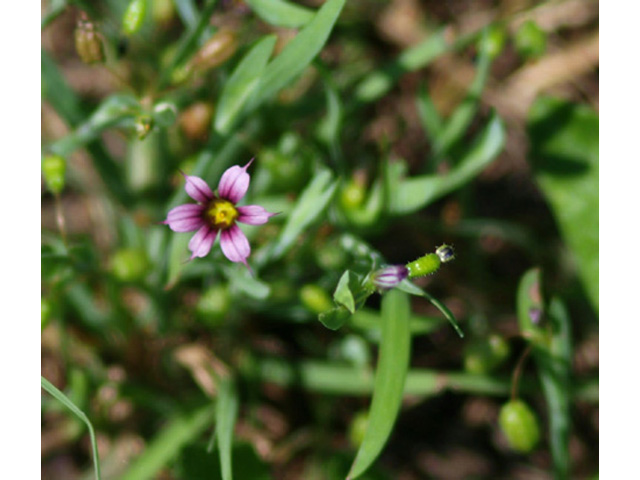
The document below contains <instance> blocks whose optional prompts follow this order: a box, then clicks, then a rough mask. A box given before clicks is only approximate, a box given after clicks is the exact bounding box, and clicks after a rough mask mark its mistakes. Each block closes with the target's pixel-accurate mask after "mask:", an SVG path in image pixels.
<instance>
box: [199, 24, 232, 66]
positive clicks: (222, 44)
mask: <svg viewBox="0 0 640 480" xmlns="http://www.w3.org/2000/svg"><path fill="white" fill-rule="evenodd" d="M237 48H238V42H237V41H236V35H235V33H233V32H232V31H230V30H219V31H218V32H216V33H215V34H214V35H213V36H212V37H211V38H210V39H209V41H207V43H205V44H204V45H203V46H202V48H200V50H199V51H198V53H196V55H195V57H194V58H193V61H192V65H193V67H194V68H196V69H198V70H200V71H205V70H209V69H211V68H215V67H217V66H219V65H222V64H223V63H224V62H226V61H227V60H228V59H229V58H230V57H231V56H232V55H233V54H234V53H236V49H237Z"/></svg>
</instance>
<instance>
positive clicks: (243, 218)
mask: <svg viewBox="0 0 640 480" xmlns="http://www.w3.org/2000/svg"><path fill="white" fill-rule="evenodd" d="M238 213H239V214H240V215H239V216H238V221H239V222H242V223H247V224H249V225H262V224H263V223H267V221H268V220H269V218H271V217H272V216H274V215H277V214H276V213H270V212H267V211H266V210H265V209H264V207H261V206H260V205H246V206H244V207H238Z"/></svg>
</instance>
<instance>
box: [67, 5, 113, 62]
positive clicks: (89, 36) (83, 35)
mask: <svg viewBox="0 0 640 480" xmlns="http://www.w3.org/2000/svg"><path fill="white" fill-rule="evenodd" d="M74 40H75V44H76V51H77V52H78V55H79V56H80V59H81V60H82V61H83V62H84V63H87V64H92V63H103V62H104V59H105V56H104V45H103V44H102V34H100V32H99V31H98V27H97V26H96V24H95V23H93V22H92V21H91V20H89V17H87V15H86V14H85V13H84V12H82V13H81V14H80V19H79V20H78V24H77V26H76V29H75V32H74Z"/></svg>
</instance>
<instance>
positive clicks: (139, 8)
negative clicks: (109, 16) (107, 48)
mask: <svg viewBox="0 0 640 480" xmlns="http://www.w3.org/2000/svg"><path fill="white" fill-rule="evenodd" d="M146 14H147V0H131V2H129V5H128V6H127V9H126V10H125V12H124V15H123V16H122V33H124V34H125V35H127V36H131V35H133V34H135V33H137V32H138V31H139V30H140V27H142V24H143V23H144V17H145V15H146Z"/></svg>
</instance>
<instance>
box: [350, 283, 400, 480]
mask: <svg viewBox="0 0 640 480" xmlns="http://www.w3.org/2000/svg"><path fill="white" fill-rule="evenodd" d="M409 314H410V307H409V296H408V295H407V294H406V293H404V292H402V291H400V290H391V291H390V292H389V293H387V294H385V295H384V296H383V298H382V337H381V339H380V354H379V359H378V366H377V370H376V377H375V381H374V387H373V398H372V400H371V408H370V410H369V423H368V425H367V430H366V432H365V435H364V439H363V441H362V444H361V445H360V448H359V449H358V453H357V455H356V458H355V460H354V462H353V465H352V466H351V471H350V472H349V475H348V477H347V478H348V479H349V480H351V479H354V478H357V477H359V476H360V475H362V474H363V473H364V472H365V471H366V470H367V469H368V468H369V467H370V466H371V465H372V464H373V462H374V461H375V459H376V458H377V457H378V455H379V454H380V452H381V451H382V448H383V447H384V445H385V443H386V442H387V439H388V438H389V435H390V434H391V430H392V428H393V425H394V423H395V421H396V417H397V416H398V412H399V411H400V405H401V402H402V394H403V391H404V384H405V378H406V376H407V370H408V369H409V358H410V351H411V333H410V331H409Z"/></svg>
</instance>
